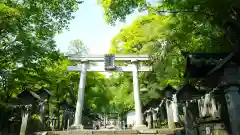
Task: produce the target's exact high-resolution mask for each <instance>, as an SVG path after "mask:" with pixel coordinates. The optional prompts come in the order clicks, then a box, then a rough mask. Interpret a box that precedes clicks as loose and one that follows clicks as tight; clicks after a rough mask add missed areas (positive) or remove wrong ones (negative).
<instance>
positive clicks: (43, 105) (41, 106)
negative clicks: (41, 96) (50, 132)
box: [39, 101, 45, 129]
mask: <svg viewBox="0 0 240 135" xmlns="http://www.w3.org/2000/svg"><path fill="white" fill-rule="evenodd" d="M39 112H40V124H41V125H40V127H41V129H44V128H45V123H44V122H45V119H44V114H45V102H44V101H42V102H41V103H40V111H39Z"/></svg>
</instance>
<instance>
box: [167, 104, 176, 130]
mask: <svg viewBox="0 0 240 135" xmlns="http://www.w3.org/2000/svg"><path fill="white" fill-rule="evenodd" d="M166 110H167V119H168V128H170V129H173V128H175V126H174V122H173V110H172V103H171V101H170V100H166Z"/></svg>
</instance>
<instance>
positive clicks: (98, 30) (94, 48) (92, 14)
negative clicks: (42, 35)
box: [55, 0, 140, 54]
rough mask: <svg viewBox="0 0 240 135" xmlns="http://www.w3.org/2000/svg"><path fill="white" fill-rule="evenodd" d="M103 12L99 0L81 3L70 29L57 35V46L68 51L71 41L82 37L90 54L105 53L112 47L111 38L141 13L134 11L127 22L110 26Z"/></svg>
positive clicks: (88, 0)
mask: <svg viewBox="0 0 240 135" xmlns="http://www.w3.org/2000/svg"><path fill="white" fill-rule="evenodd" d="M103 14H104V12H103V9H102V7H101V5H99V4H98V3H97V0H86V1H84V3H83V4H80V5H79V10H78V11H77V12H75V13H74V14H73V15H74V16H75V19H73V20H71V23H70V26H69V28H70V30H69V31H67V30H64V31H63V32H62V33H60V34H58V35H56V37H55V41H56V43H57V48H59V49H60V51H61V52H67V51H68V45H69V42H70V41H72V40H75V39H80V40H82V41H83V43H84V44H85V45H87V47H88V48H89V54H105V53H106V52H108V50H109V48H110V44H111V42H110V41H111V39H112V38H113V37H114V36H115V35H117V34H118V33H119V31H120V29H121V28H122V27H123V26H125V25H130V24H131V22H132V21H133V20H134V19H135V18H136V17H137V16H139V15H140V13H134V14H132V15H129V16H128V17H127V20H126V22H125V23H117V25H116V26H110V25H108V24H107V23H106V22H105V20H104V15H103Z"/></svg>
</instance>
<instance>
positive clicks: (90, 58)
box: [65, 54, 151, 62]
mask: <svg viewBox="0 0 240 135" xmlns="http://www.w3.org/2000/svg"><path fill="white" fill-rule="evenodd" d="M65 56H66V57H68V59H69V60H74V61H92V62H103V61H104V58H105V55H85V56H82V55H77V54H66V55H65ZM114 57H115V61H149V60H150V59H151V55H114Z"/></svg>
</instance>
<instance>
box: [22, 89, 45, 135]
mask: <svg viewBox="0 0 240 135" xmlns="http://www.w3.org/2000/svg"><path fill="white" fill-rule="evenodd" d="M17 97H18V98H19V99H20V102H21V104H22V105H25V108H24V109H23V110H22V112H21V113H22V124H21V129H20V135H25V134H26V131H27V124H28V118H29V116H30V115H31V114H30V112H31V111H30V109H32V106H35V104H36V103H37V101H38V100H40V99H41V98H40V96H39V95H37V94H36V93H35V92H32V91H28V90H25V91H23V92H22V93H20V94H19V95H18V96H17Z"/></svg>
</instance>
